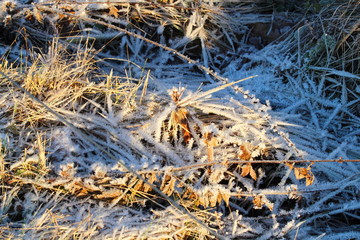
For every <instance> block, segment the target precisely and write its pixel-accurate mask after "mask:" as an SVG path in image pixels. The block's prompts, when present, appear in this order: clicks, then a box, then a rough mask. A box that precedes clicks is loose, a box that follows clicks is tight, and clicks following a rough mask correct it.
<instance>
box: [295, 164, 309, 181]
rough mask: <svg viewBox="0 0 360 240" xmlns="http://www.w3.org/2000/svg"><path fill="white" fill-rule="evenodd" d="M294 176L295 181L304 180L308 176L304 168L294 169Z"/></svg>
mask: <svg viewBox="0 0 360 240" xmlns="http://www.w3.org/2000/svg"><path fill="white" fill-rule="evenodd" d="M294 174H295V177H296V179H302V178H305V177H306V176H307V175H308V169H306V168H297V167H296V168H294Z"/></svg>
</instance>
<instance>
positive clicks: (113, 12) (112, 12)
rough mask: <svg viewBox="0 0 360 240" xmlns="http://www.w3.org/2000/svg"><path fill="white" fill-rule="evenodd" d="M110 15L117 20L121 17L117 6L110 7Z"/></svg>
mask: <svg viewBox="0 0 360 240" xmlns="http://www.w3.org/2000/svg"><path fill="white" fill-rule="evenodd" d="M109 14H110V15H113V16H114V17H115V18H118V17H119V9H117V8H116V7H115V6H110V7H109Z"/></svg>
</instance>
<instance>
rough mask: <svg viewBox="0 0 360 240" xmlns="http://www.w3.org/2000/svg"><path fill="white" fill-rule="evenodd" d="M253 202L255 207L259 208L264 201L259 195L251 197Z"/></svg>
mask: <svg viewBox="0 0 360 240" xmlns="http://www.w3.org/2000/svg"><path fill="white" fill-rule="evenodd" d="M253 204H254V208H255V209H261V208H262V206H263V205H264V202H263V200H262V196H261V195H257V196H255V197H254V199H253Z"/></svg>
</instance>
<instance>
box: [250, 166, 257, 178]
mask: <svg viewBox="0 0 360 240" xmlns="http://www.w3.org/2000/svg"><path fill="white" fill-rule="evenodd" d="M250 177H251V178H252V179H254V181H256V179H257V175H256V172H255V170H254V169H253V167H252V166H251V165H250Z"/></svg>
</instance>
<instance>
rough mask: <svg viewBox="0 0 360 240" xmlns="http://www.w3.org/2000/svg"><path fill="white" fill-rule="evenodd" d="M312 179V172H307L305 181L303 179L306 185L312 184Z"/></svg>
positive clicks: (313, 178)
mask: <svg viewBox="0 0 360 240" xmlns="http://www.w3.org/2000/svg"><path fill="white" fill-rule="evenodd" d="M310 173H311V172H310ZM314 180H315V177H314V175H313V174H312V173H311V174H309V175H308V176H306V181H305V183H306V186H309V185H311V184H313V183H314Z"/></svg>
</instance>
